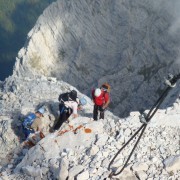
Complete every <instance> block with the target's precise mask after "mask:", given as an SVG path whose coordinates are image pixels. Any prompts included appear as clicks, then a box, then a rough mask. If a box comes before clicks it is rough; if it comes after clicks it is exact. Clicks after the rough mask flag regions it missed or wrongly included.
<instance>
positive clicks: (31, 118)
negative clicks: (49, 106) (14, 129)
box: [22, 107, 45, 139]
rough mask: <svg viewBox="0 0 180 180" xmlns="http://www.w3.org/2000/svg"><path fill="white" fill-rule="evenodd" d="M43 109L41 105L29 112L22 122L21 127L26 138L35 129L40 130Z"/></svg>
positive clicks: (35, 130)
mask: <svg viewBox="0 0 180 180" xmlns="http://www.w3.org/2000/svg"><path fill="white" fill-rule="evenodd" d="M44 112H45V109H44V108H43V107H41V108H40V109H38V110H37V111H36V112H35V113H30V114H29V115H28V116H27V117H25V119H24V120H23V122H22V128H23V132H24V135H25V138H26V139H27V138H28V136H29V135H30V134H32V133H35V132H37V131H40V132H41V131H42V117H43V114H44Z"/></svg>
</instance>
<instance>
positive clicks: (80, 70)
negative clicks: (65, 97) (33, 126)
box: [0, 0, 180, 180]
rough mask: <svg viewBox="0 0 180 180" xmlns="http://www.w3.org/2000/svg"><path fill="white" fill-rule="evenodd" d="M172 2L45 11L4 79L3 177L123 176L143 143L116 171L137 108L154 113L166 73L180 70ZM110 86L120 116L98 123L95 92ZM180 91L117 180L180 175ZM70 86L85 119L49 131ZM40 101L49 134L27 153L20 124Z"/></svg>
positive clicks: (98, 2)
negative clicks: (82, 100) (94, 115)
mask: <svg viewBox="0 0 180 180" xmlns="http://www.w3.org/2000/svg"><path fill="white" fill-rule="evenodd" d="M166 3H167V2H166V1H165V2H164V1H163V4H161V1H160V0H156V1H155V0H153V1H151V3H150V2H149V1H148V0H138V1H133V2H132V1H130V0H115V1H103V0H76V1H73V0H68V1H67V0H59V1H57V2H55V3H53V4H52V5H50V6H49V7H48V8H47V9H46V10H45V11H44V13H43V14H42V15H41V16H40V17H39V19H38V21H37V23H36V25H35V26H34V28H33V29H32V30H31V31H30V32H29V34H28V39H27V42H26V44H25V46H24V48H22V49H21V50H20V52H19V54H18V57H17V62H16V65H15V68H14V72H13V75H12V76H11V77H9V78H7V79H6V81H4V82H0V109H1V111H0V145H1V146H0V179H17V180H19V179H67V178H68V179H69V180H71V179H77V180H82V179H83V180H85V179H87V180H95V179H98V180H104V179H109V178H108V176H109V174H110V173H111V172H112V170H116V171H118V170H120V168H121V167H122V165H123V164H124V162H125V160H126V159H127V157H128V155H129V153H130V151H131V149H132V147H133V145H134V143H135V139H134V140H133V141H131V142H130V144H129V145H128V146H127V147H126V149H124V150H123V151H122V153H121V154H119V155H118V157H117V159H116V160H115V161H114V163H113V164H112V167H111V170H110V171H109V170H108V165H109V163H110V161H111V159H112V158H113V157H114V155H115V154H116V152H117V151H118V150H119V149H120V148H121V147H122V146H123V144H124V143H125V142H127V140H128V139H129V138H130V137H131V136H132V134H134V132H135V131H136V130H137V129H138V128H139V127H140V126H141V125H142V124H141V123H140V122H139V115H140V113H139V110H142V109H143V110H145V109H146V111H147V112H148V109H149V108H150V107H151V106H150V105H152V104H153V103H154V101H155V100H156V98H157V97H158V95H159V94H161V92H162V89H163V88H165V86H164V85H162V84H163V82H162V81H161V80H162V79H163V76H164V75H166V74H167V72H171V71H172V72H173V73H178V70H179V66H178V65H177V64H176V63H175V62H174V59H176V58H177V57H178V53H177V49H178V47H179V42H180V41H179V39H178V38H179V37H180V36H178V33H179V32H176V30H175V29H176V28H175V27H174V26H171V25H172V24H171V22H173V20H175V19H174V14H171V12H170V11H167V9H166ZM157 5H158V6H157ZM169 5H171V3H170V4H169ZM176 5H177V4H176V3H174V4H173V5H171V6H172V7H171V8H172V9H173V8H174V7H175V6H176ZM177 7H179V6H177ZM177 9H178V8H177ZM175 12H176V13H178V11H175ZM169 31H171V32H174V33H175V34H176V35H177V36H176V38H175V36H174V35H173V34H170V33H169ZM104 81H108V82H110V84H111V87H112V93H111V95H112V104H111V110H112V111H113V112H114V113H111V112H110V111H108V110H107V111H106V114H105V119H104V120H98V121H94V120H93V119H92V111H93V103H92V101H91V99H90V98H89V97H88V96H87V95H89V94H90V92H89V91H90V87H93V86H94V87H95V86H97V84H99V85H100V84H101V83H102V82H104ZM179 86H180V85H179V82H178V83H177V85H176V87H175V88H173V89H172V90H171V92H170V94H168V96H167V98H166V99H165V101H164V104H163V106H162V109H159V110H158V111H157V113H156V114H155V116H154V117H153V118H152V120H151V121H150V123H149V124H148V126H147V128H146V131H145V133H144V135H143V136H142V139H141V140H140V142H139V144H138V146H137V148H136V150H135V152H134V154H133V155H132V157H131V159H130V161H129V164H128V166H127V167H126V168H125V170H124V171H123V172H122V173H121V174H120V175H118V176H116V177H113V178H112V179H116V178H117V179H122V180H126V179H127V180H129V179H132V180H136V179H141V180H143V179H148V180H150V179H180V166H179V163H180V161H179V159H180V150H179V146H180V144H179V139H180V121H179V114H180V99H179V92H178V90H179ZM72 89H76V90H77V91H78V96H79V97H85V98H86V99H87V102H88V103H87V105H86V106H85V107H84V109H83V111H81V112H79V117H78V118H76V119H73V120H71V121H70V123H69V124H68V123H64V124H63V126H62V127H61V128H60V130H59V131H56V132H54V133H50V132H49V131H50V129H51V127H52V126H53V124H54V123H55V120H56V119H57V118H58V115H59V114H58V113H59V112H58V96H59V94H60V93H63V92H66V91H69V90H72ZM42 105H44V106H45V109H46V112H45V114H44V122H43V125H44V126H46V129H44V130H45V132H46V133H45V137H44V138H43V139H41V140H40V141H39V142H38V143H37V144H36V145H35V146H33V147H31V148H27V147H26V146H23V144H22V142H23V140H24V139H23V134H22V131H21V123H22V119H23V117H24V116H25V115H27V114H28V113H29V112H32V111H33V112H34V111H35V110H36V109H38V108H39V107H40V106H42ZM116 115H120V116H116ZM124 116H126V117H124Z"/></svg>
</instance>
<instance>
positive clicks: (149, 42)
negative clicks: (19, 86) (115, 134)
mask: <svg viewBox="0 0 180 180" xmlns="http://www.w3.org/2000/svg"><path fill="white" fill-rule="evenodd" d="M166 6H167V7H169V6H170V7H171V9H167V7H166ZM177 7H179V4H177V3H175V2H174V3H168V1H163V2H162V1H161V0H153V1H151V2H149V1H148V0H138V1H133V2H132V1H131V0H127V1H124V0H115V1H113V2H112V1H103V0H99V1H98V0H84V1H82V0H78V1H74V0H69V1H66V0H59V1H57V2H55V3H52V5H51V6H49V8H47V9H46V10H45V11H44V12H43V14H42V15H41V16H40V17H39V19H38V21H37V23H36V25H35V26H34V28H33V29H32V30H31V31H30V32H29V34H28V40H27V42H26V45H25V47H24V48H22V49H21V50H20V52H19V54H18V57H17V63H16V68H15V69H16V73H17V74H21V75H22V76H27V75H28V76H30V74H31V76H33V75H34V74H35V73H37V74H43V75H45V76H55V77H57V78H58V79H60V80H63V81H65V82H68V83H69V84H71V85H73V86H75V87H77V88H78V89H79V90H81V92H83V93H85V94H87V95H89V91H90V89H91V88H92V87H96V86H97V85H101V83H103V82H106V81H107V82H109V83H110V84H111V87H112V91H111V96H112V100H113V103H112V104H111V110H112V111H113V112H114V113H115V114H116V115H122V116H125V115H128V113H129V112H131V111H136V110H140V109H145V108H150V106H151V105H152V104H153V103H154V101H155V100H156V99H157V97H158V96H159V94H160V93H161V91H162V89H163V86H162V81H163V79H164V77H165V76H166V75H167V73H168V72H171V73H174V74H176V73H177V72H178V71H179V64H177V63H176V59H177V58H178V54H179V51H178V47H179V42H180V41H179V37H180V36H179V34H178V32H179V31H176V30H175V27H174V26H173V25H174V24H172V23H173V22H174V21H175V20H176V19H175V18H174V14H173V13H172V12H178V11H176V10H178V9H176V8H177ZM176 28H177V29H178V27H176ZM170 32H173V33H174V34H172V33H170ZM77 82H78V84H77ZM137 104H138V106H137Z"/></svg>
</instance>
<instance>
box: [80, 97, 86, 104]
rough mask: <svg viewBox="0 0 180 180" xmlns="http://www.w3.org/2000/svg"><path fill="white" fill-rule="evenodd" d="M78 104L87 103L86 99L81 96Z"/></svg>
mask: <svg viewBox="0 0 180 180" xmlns="http://www.w3.org/2000/svg"><path fill="white" fill-rule="evenodd" d="M79 103H80V105H82V106H84V105H86V104H87V100H86V99H85V98H84V97H83V98H81V99H80V100H79Z"/></svg>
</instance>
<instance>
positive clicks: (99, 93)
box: [94, 88, 101, 97]
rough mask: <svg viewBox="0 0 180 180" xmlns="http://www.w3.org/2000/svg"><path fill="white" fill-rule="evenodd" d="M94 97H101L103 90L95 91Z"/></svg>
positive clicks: (97, 89)
mask: <svg viewBox="0 0 180 180" xmlns="http://www.w3.org/2000/svg"><path fill="white" fill-rule="evenodd" d="M94 95H95V96H96V97H99V96H100V95H101V89H99V88H96V89H95V91H94Z"/></svg>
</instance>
